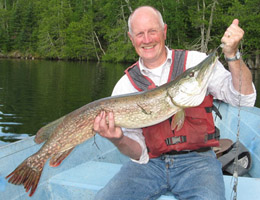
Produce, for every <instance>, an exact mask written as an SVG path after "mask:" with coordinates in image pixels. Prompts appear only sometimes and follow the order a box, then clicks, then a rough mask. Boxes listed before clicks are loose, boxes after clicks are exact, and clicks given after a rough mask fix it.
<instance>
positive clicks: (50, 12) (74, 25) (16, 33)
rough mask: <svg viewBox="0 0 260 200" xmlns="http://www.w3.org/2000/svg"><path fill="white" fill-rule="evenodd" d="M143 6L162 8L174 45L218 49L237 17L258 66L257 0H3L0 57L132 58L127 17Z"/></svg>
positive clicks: (246, 53) (246, 51)
mask: <svg viewBox="0 0 260 200" xmlns="http://www.w3.org/2000/svg"><path fill="white" fill-rule="evenodd" d="M142 5H151V6H153V7H155V8H157V9H158V10H159V11H160V12H161V13H162V16H163V18H164V21H165V23H166V24H167V25H168V32H167V41H166V44H167V46H168V47H170V48H174V49H189V50H199V51H202V52H208V51H209V50H211V49H214V48H217V47H218V46H219V45H220V39H221V37H222V35H223V34H224V32H225V30H226V28H227V27H228V26H229V25H230V24H231V23H232V21H233V19H234V18H238V19H239V21H240V23H239V25H240V26H241V27H242V28H243V30H244V31H245V35H244V39H243V41H242V42H241V44H240V50H241V51H242V54H243V58H244V59H245V60H246V62H247V63H248V65H249V66H250V67H251V68H259V65H260V64H259V54H260V53H259V52H260V50H259V46H260V45H259V44H260V40H259V35H260V23H259V22H260V1H259V0H156V1H155V0H0V57H5V56H8V57H21V58H42V59H64V60H93V61H103V62H105V61H106V62H132V61H134V60H136V59H137V55H136V53H135V51H134V48H133V47H132V44H131V42H130V40H129V39H128V35H127V32H128V26H127V20H128V16H129V15H130V14H131V12H132V11H133V10H134V9H135V8H137V7H139V6H142Z"/></svg>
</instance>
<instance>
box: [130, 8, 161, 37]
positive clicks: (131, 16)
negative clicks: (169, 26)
mask: <svg viewBox="0 0 260 200" xmlns="http://www.w3.org/2000/svg"><path fill="white" fill-rule="evenodd" d="M145 7H146V8H151V9H153V10H154V11H155V12H156V14H157V15H158V18H159V23H160V26H161V28H162V29H163V27H164V22H163V18H162V14H161V13H160V11H159V10H157V9H155V8H154V7H152V6H141V7H138V8H136V9H135V10H134V12H132V13H131V15H130V16H129V18H128V31H129V33H130V34H131V35H132V34H133V32H132V25H131V23H132V18H133V16H134V14H135V12H136V11H137V10H139V9H140V8H145Z"/></svg>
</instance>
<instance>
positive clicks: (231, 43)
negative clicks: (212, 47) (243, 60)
mask: <svg viewBox="0 0 260 200" xmlns="http://www.w3.org/2000/svg"><path fill="white" fill-rule="evenodd" d="M243 36H244V31H243V29H241V28H240V27H239V20H238V19H234V20H233V22H232V24H231V25H230V26H229V27H228V28H227V30H226V31H225V33H224V35H223V37H222V38H221V42H222V43H223V44H224V48H223V52H224V53H225V55H227V56H233V55H235V54H236V52H237V49H238V45H239V43H240V41H241V40H242V38H243Z"/></svg>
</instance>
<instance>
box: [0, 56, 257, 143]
mask: <svg viewBox="0 0 260 200" xmlns="http://www.w3.org/2000/svg"><path fill="white" fill-rule="evenodd" d="M127 66H129V64H125V65H123V64H111V63H102V64H98V63H89V62H62V61H40V60H36V61H26V60H0V145H1V144H4V143H8V142H14V141H17V140H20V139H23V138H26V137H28V136H32V135H35V133H36V132H37V130H38V129H39V128H41V127H42V126H44V125H45V124H47V123H49V122H52V121H54V120H55V119H58V118H59V117H61V116H63V115H66V114H68V113H69V112H71V111H73V110H75V109H77V108H79V107H81V106H83V105H85V104H87V103H89V102H91V101H94V100H96V99H100V98H103V97H106V96H110V94H111V91H112V89H113V87H114V85H115V83H116V82H117V80H118V79H119V78H120V77H121V76H122V75H123V71H124V69H125V68H126V67H127ZM252 74H253V79H254V81H255V85H256V88H257V91H260V80H259V77H260V71H257V70H253V71H252ZM256 106H257V107H260V95H259V96H258V100H257V102H256Z"/></svg>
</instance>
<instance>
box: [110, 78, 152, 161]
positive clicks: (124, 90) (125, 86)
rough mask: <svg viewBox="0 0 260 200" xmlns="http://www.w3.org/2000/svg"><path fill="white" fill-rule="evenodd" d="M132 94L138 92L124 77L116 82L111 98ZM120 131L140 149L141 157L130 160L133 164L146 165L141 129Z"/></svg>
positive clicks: (146, 155)
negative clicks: (138, 145)
mask: <svg viewBox="0 0 260 200" xmlns="http://www.w3.org/2000/svg"><path fill="white" fill-rule="evenodd" d="M133 92H138V91H137V90H136V89H135V88H134V87H133V85H132V84H131V82H130V80H129V79H128V77H127V76H126V75H124V76H122V78H121V79H120V80H119V81H118V82H117V84H116V85H115V87H114V90H113V92H112V96H115V95H121V94H129V93H133ZM122 131H123V133H124V135H125V136H127V137H129V138H131V139H132V140H134V141H136V142H138V143H139V144H140V146H141V148H142V155H141V156H140V158H139V160H134V159H131V160H132V161H134V162H137V163H139V164H146V163H147V162H148V161H149V155H148V152H147V146H146V144H145V139H144V136H143V131H142V129H126V128H122Z"/></svg>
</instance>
